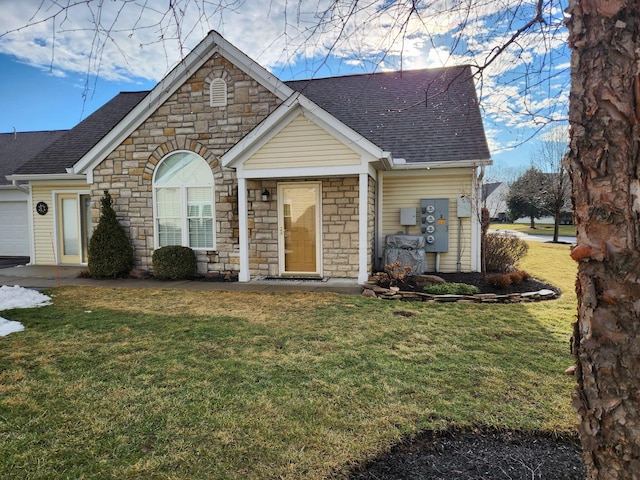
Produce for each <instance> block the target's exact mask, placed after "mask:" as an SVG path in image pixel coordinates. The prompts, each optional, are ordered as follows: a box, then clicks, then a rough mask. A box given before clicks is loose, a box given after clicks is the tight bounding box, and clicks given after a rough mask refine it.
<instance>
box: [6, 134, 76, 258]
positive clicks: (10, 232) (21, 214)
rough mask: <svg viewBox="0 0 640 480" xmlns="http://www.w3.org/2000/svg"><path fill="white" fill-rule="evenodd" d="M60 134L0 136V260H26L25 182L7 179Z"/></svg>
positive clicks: (27, 243) (27, 206)
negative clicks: (21, 258) (23, 258)
mask: <svg viewBox="0 0 640 480" xmlns="http://www.w3.org/2000/svg"><path fill="white" fill-rule="evenodd" d="M63 133H64V132H63V131H52V132H25V133H22V132H21V133H17V132H16V133H0V226H1V228H0V257H22V256H25V257H26V256H29V254H30V252H31V249H30V248H29V244H30V235H29V225H30V222H29V195H28V191H29V189H28V184H27V182H26V180H23V181H16V182H11V181H9V180H8V179H7V175H10V174H11V173H13V171H15V170H16V169H17V168H18V167H20V166H21V165H23V164H24V163H26V162H27V161H29V160H30V159H31V158H32V157H33V156H34V155H35V154H37V153H38V152H40V151H41V150H43V149H44V148H45V147H47V146H48V145H50V144H51V143H53V142H54V141H56V140H57V139H59V138H60V136H61V135H62V134H63Z"/></svg>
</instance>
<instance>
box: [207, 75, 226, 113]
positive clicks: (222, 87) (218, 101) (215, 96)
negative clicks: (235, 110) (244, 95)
mask: <svg viewBox="0 0 640 480" xmlns="http://www.w3.org/2000/svg"><path fill="white" fill-rule="evenodd" d="M209 96H210V102H211V106H212V107H226V106H227V83H226V82H225V81H224V80H223V79H221V78H214V79H213V80H212V81H211V86H210V92H209Z"/></svg>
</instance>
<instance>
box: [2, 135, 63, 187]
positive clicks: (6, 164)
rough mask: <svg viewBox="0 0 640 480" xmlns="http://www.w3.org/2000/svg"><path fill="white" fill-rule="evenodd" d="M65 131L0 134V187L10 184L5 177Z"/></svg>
mask: <svg viewBox="0 0 640 480" xmlns="http://www.w3.org/2000/svg"><path fill="white" fill-rule="evenodd" d="M66 131H67V130H53V131H44V132H17V133H0V185H7V184H9V183H11V182H9V181H8V180H7V179H6V178H5V177H6V175H11V174H12V173H13V172H14V171H15V170H16V169H17V168H18V167H20V166H21V165H23V164H24V163H26V162H28V161H29V160H30V159H31V158H33V157H34V156H35V155H36V154H38V153H39V152H40V151H42V150H44V149H45V148H46V147H48V146H49V145H51V144H52V143H53V142H55V141H56V140H58V139H59V138H60V137H61V136H62V135H63V134H64V133H65V132H66Z"/></svg>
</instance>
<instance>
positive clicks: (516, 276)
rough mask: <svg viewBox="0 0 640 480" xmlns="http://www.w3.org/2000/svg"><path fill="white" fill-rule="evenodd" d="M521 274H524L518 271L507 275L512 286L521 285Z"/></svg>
mask: <svg viewBox="0 0 640 480" xmlns="http://www.w3.org/2000/svg"><path fill="white" fill-rule="evenodd" d="M523 273H524V272H521V271H520V270H516V271H515V272H511V273H509V278H510V279H511V283H512V284H513V285H518V284H519V283H522V277H523Z"/></svg>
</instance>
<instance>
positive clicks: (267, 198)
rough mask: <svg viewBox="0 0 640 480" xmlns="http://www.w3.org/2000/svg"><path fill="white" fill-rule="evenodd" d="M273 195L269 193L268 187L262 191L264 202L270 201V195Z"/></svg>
mask: <svg viewBox="0 0 640 480" xmlns="http://www.w3.org/2000/svg"><path fill="white" fill-rule="evenodd" d="M270 196H271V194H270V193H269V190H267V189H266V188H265V189H264V190H263V191H262V201H263V202H268V201H269V197H270Z"/></svg>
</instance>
